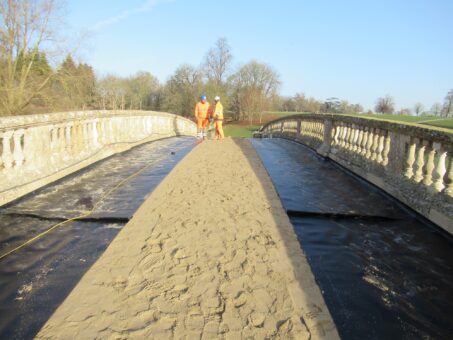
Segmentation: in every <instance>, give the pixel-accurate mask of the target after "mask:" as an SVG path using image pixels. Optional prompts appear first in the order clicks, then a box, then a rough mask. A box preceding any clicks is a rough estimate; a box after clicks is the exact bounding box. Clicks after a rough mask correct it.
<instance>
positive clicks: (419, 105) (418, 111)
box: [414, 103, 424, 116]
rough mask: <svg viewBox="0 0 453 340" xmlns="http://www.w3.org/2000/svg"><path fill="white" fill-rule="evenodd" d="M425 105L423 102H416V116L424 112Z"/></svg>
mask: <svg viewBox="0 0 453 340" xmlns="http://www.w3.org/2000/svg"><path fill="white" fill-rule="evenodd" d="M423 110H424V107H423V104H422V103H415V105H414V113H415V115H416V116H420V114H421V113H422V112H423Z"/></svg>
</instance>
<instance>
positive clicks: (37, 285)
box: [0, 137, 195, 339]
mask: <svg viewBox="0 0 453 340" xmlns="http://www.w3.org/2000/svg"><path fill="white" fill-rule="evenodd" d="M194 146H195V139H193V138H185V137H180V138H169V139H164V140H159V141H154V142H151V143H147V144H144V145H141V146H138V147H135V148H133V149H132V150H129V151H126V152H124V153H121V154H118V155H114V156H112V157H110V158H108V159H105V160H103V161H100V162H98V163H96V164H93V165H92V166H90V167H88V168H85V169H84V170H81V171H79V172H77V173H75V174H73V175H71V176H68V177H66V178H64V179H62V180H60V181H59V182H57V183H54V184H51V185H49V186H47V187H45V188H43V189H41V190H39V191H37V192H35V193H33V194H30V195H28V196H26V197H24V198H23V199H21V200H19V201H16V202H13V203H12V204H10V205H8V206H7V207H4V208H2V209H0V254H4V253H6V252H7V251H9V250H10V249H13V248H15V247H17V246H19V245H20V244H23V243H24V242H25V241H26V240H28V239H30V238H32V237H34V236H35V235H38V234H40V233H41V232H43V231H45V230H47V229H48V228H49V227H51V226H52V225H55V224H56V223H58V222H60V221H63V220H65V219H68V218H71V217H75V216H78V215H80V214H81V213H82V212H83V211H87V210H91V209H92V208H93V207H94V206H95V205H96V203H97V202H98V201H99V200H100V199H102V198H105V199H104V200H103V201H102V204H99V205H97V206H96V207H97V208H96V209H95V210H94V212H93V213H92V214H91V215H90V216H88V217H86V218H85V219H82V220H78V221H74V222H71V223H68V224H65V225H63V226H61V227H58V228H56V229H54V230H53V231H52V232H50V233H48V234H46V235H45V236H43V237H42V238H40V239H38V240H37V241H35V242H33V243H31V244H30V245H28V246H26V247H24V248H22V249H20V250H18V251H16V252H14V253H12V254H11V255H9V256H7V257H5V258H3V259H2V260H0V339H31V338H33V337H34V336H35V335H36V333H37V332H38V331H39V329H40V328H41V327H42V326H43V325H44V323H45V322H46V321H47V319H48V318H49V317H50V316H51V315H52V313H53V312H54V311H55V309H56V308H57V307H58V306H59V305H60V303H61V302H63V300H64V299H65V298H66V296H67V295H68V294H69V293H70V292H71V290H72V289H73V288H74V286H75V285H76V284H77V282H78V281H79V280H80V278H81V277H82V276H83V274H84V273H85V272H86V271H87V270H88V269H89V268H90V267H91V265H92V264H93V263H94V262H95V261H96V260H97V259H98V258H99V256H101V255H102V253H103V252H104V251H105V249H106V248H107V247H108V245H109V244H110V242H111V241H112V240H113V239H114V237H115V236H116V235H117V233H118V232H119V231H120V230H121V228H122V227H123V226H124V225H125V223H127V221H128V220H129V219H130V218H131V217H132V215H133V214H134V212H135V211H136V210H137V208H138V207H139V206H140V205H141V204H142V203H143V201H144V200H145V199H146V197H147V196H148V195H149V194H150V193H151V192H152V191H153V190H154V188H155V187H156V186H157V185H158V184H159V183H160V181H161V180H162V179H163V178H164V177H165V176H166V175H167V174H168V173H169V172H170V171H171V170H172V169H173V167H174V166H175V165H176V164H177V162H178V161H179V160H181V159H182V158H183V157H184V156H185V155H186V154H187V153H188V152H189V151H190V150H191V149H192V148H193V147H194ZM118 184H121V186H119V187H118V188H117V189H116V190H115V191H113V192H111V190H112V189H113V188H115V187H116V186H117V185H118ZM106 195H107V196H106Z"/></svg>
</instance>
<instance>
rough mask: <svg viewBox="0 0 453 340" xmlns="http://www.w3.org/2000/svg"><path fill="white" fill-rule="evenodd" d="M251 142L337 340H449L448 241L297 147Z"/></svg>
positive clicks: (452, 299) (452, 251)
mask: <svg viewBox="0 0 453 340" xmlns="http://www.w3.org/2000/svg"><path fill="white" fill-rule="evenodd" d="M252 143H253V145H254V147H255V149H256V150H257V152H258V154H259V156H260V157H261V159H262V161H263V163H264V166H265V167H266V169H267V171H268V173H269V175H270V177H271V178H272V181H273V183H274V185H275V187H276V190H277V192H278V194H279V196H280V197H281V200H282V202H283V205H284V207H285V208H286V209H287V210H292V211H293V212H292V213H291V214H289V216H290V219H291V222H292V223H293V225H294V229H295V231H296V233H297V235H298V238H299V241H300V244H301V247H302V249H303V250H304V252H305V254H306V255H307V257H308V260H309V262H310V265H311V268H312V270H313V273H314V275H315V277H316V280H317V282H318V284H319V286H320V288H321V290H322V293H323V295H324V299H325V301H326V304H327V306H328V308H329V310H330V312H331V314H332V317H333V319H334V321H335V323H336V325H337V328H338V331H339V333H340V336H341V337H342V338H343V339H421V338H426V339H431V338H432V339H447V338H450V339H451V337H452V334H453V322H452V315H453V261H452V259H453V242H452V239H451V238H450V237H448V236H446V235H445V234H444V233H442V232H439V230H437V229H436V228H435V227H433V226H430V225H427V224H424V222H422V221H421V219H419V218H418V217H417V216H416V215H415V214H413V213H410V212H408V211H407V210H405V209H403V208H402V207H400V205H399V204H397V203H396V202H395V201H393V200H391V199H389V198H388V197H387V196H386V195H384V194H383V193H381V192H380V191H379V190H377V189H376V188H374V187H373V186H371V185H369V184H368V183H365V182H364V181H362V180H359V179H357V178H355V177H354V176H352V175H350V174H348V173H346V172H344V171H342V170H340V169H339V168H338V167H337V166H336V165H334V163H333V162H331V161H327V160H324V159H322V158H319V157H318V156H317V155H316V154H315V153H314V152H313V151H311V150H310V149H308V148H306V147H304V146H302V145H300V144H297V143H294V142H290V141H286V140H283V139H262V140H257V139H255V140H252Z"/></svg>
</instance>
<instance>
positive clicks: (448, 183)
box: [440, 153, 453, 197]
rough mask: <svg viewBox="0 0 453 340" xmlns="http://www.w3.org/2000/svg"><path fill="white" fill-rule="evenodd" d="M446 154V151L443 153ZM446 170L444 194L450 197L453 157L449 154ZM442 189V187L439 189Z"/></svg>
mask: <svg viewBox="0 0 453 340" xmlns="http://www.w3.org/2000/svg"><path fill="white" fill-rule="evenodd" d="M445 154H446V153H445ZM448 158H449V159H448V170H447V171H446V172H445V177H444V178H445V180H444V183H445V184H446V187H445V194H447V195H448V196H450V197H453V157H452V155H451V154H450V155H449V157H448ZM440 190H442V189H440Z"/></svg>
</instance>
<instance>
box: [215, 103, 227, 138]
mask: <svg viewBox="0 0 453 340" xmlns="http://www.w3.org/2000/svg"><path fill="white" fill-rule="evenodd" d="M214 101H215V107H214V114H213V116H214V120H215V139H219V140H220V139H223V138H225V137H224V134H223V126H222V125H223V105H222V103H221V102H220V97H219V96H216V97H215V98H214Z"/></svg>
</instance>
